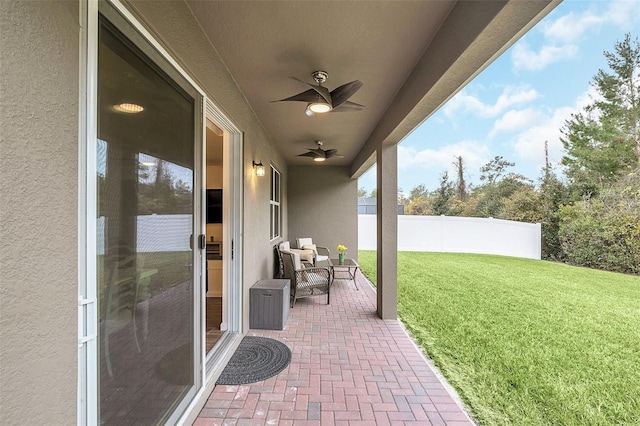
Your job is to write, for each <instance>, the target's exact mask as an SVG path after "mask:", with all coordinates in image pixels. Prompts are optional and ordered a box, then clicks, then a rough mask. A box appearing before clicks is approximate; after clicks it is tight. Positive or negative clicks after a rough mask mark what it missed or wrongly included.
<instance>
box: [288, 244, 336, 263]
mask: <svg viewBox="0 0 640 426" xmlns="http://www.w3.org/2000/svg"><path fill="white" fill-rule="evenodd" d="M296 244H297V245H298V248H300V249H307V250H313V266H321V265H323V264H324V263H321V262H326V261H328V260H329V258H330V257H331V252H330V251H329V249H328V248H326V247H321V246H318V245H315V244H314V243H313V239H312V238H296Z"/></svg>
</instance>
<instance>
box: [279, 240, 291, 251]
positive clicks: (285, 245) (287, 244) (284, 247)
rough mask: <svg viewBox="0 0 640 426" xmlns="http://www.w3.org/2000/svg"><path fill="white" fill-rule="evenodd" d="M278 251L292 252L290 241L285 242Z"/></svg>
mask: <svg viewBox="0 0 640 426" xmlns="http://www.w3.org/2000/svg"><path fill="white" fill-rule="evenodd" d="M278 249H280V251H291V245H290V244H289V241H283V242H281V243H280V245H279V246H278Z"/></svg>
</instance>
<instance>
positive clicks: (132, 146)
mask: <svg viewBox="0 0 640 426" xmlns="http://www.w3.org/2000/svg"><path fill="white" fill-rule="evenodd" d="M98 49H99V50H98V139H99V141H98V158H97V170H98V173H97V181H98V182H97V184H98V194H97V202H98V206H97V207H98V218H97V241H98V248H97V251H98V254H97V270H98V272H97V283H98V295H99V305H100V314H99V315H100V316H99V321H100V342H99V345H100V350H99V360H98V362H99V401H100V403H99V404H100V407H99V415H100V423H101V424H113V425H120V424H157V423H162V422H163V421H165V420H166V419H167V418H168V417H169V416H170V415H171V414H172V412H173V411H174V410H175V407H176V406H177V405H178V404H179V403H180V402H181V401H182V400H183V399H184V397H185V395H186V394H187V393H188V392H190V391H192V390H193V389H194V385H195V384H196V372H197V371H199V370H198V367H197V366H196V365H194V364H195V360H196V359H197V357H196V353H197V352H196V348H197V346H196V342H195V340H194V336H195V333H194V324H195V321H194V316H195V312H194V307H195V306H196V303H195V300H194V297H195V291H194V282H193V276H194V273H193V268H194V260H195V258H194V249H193V247H192V246H193V244H191V242H190V241H191V240H190V239H191V236H192V235H193V234H194V216H193V213H194V207H193V206H194V200H193V193H194V191H193V188H194V163H195V161H194V140H195V138H196V134H197V131H196V124H195V123H196V119H195V117H196V112H197V111H196V101H195V99H194V97H193V96H191V95H190V94H189V93H188V92H186V91H185V90H183V89H182V88H181V86H180V85H179V84H177V83H176V82H175V80H173V79H172V78H170V77H169V76H168V75H167V74H166V73H165V72H163V69H161V68H160V67H159V66H158V65H156V63H154V62H153V61H152V60H151V59H149V57H148V56H146V55H145V54H144V53H143V51H142V50H140V49H139V48H138V47H137V46H136V45H134V44H133V43H132V42H131V41H129V39H128V38H127V37H125V36H124V35H123V34H122V33H120V32H119V31H118V29H116V28H115V27H114V26H112V25H111V24H110V23H109V22H108V21H107V20H106V19H104V18H103V17H102V16H101V19H100V25H99V48H98ZM195 263H196V264H197V262H195Z"/></svg>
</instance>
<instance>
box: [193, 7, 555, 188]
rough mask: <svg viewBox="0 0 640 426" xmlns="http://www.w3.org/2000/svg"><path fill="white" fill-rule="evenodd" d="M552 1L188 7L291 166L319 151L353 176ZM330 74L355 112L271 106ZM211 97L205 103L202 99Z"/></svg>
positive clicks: (281, 104)
mask: <svg viewBox="0 0 640 426" xmlns="http://www.w3.org/2000/svg"><path fill="white" fill-rule="evenodd" d="M559 3H560V0H535V1H517V0H508V1H454V0H444V1H415V2H364V1H363V2H360V1H349V2H343V1H337V2H311V1H285V2H279V1H278V2H271V1H267V2H264V1H245V2H202V1H195V0H188V1H187V4H188V5H189V7H190V8H191V10H192V12H193V14H194V16H195V17H196V19H197V20H198V21H199V23H200V25H201V26H202V28H203V29H204V31H205V33H206V35H207V37H208V38H209V39H210V41H211V43H212V45H213V47H214V48H215V50H216V51H217V52H218V54H219V55H220V56H221V58H222V60H223V61H224V62H225V64H226V66H227V68H228V70H229V72H230V74H231V75H232V76H233V79H234V80H235V82H236V84H237V86H238V87H239V89H240V90H241V91H242V93H243V94H244V96H245V97H246V99H247V101H248V103H249V105H250V106H251V108H252V109H253V111H254V113H255V115H256V116H257V118H258V119H259V121H260V122H261V123H262V125H263V126H264V129H265V130H266V132H267V133H268V134H269V135H270V137H271V139H272V140H273V142H274V143H275V144H276V146H277V148H278V150H279V151H280V153H281V154H282V155H283V156H284V158H285V160H286V161H287V163H288V164H290V165H304V164H311V161H310V159H309V158H308V157H299V156H298V155H299V154H301V153H304V152H306V151H307V150H308V149H309V148H315V146H314V141H316V140H323V141H325V146H324V148H325V149H331V148H335V149H338V151H339V153H340V154H342V155H344V158H334V159H332V160H331V162H327V163H330V164H332V165H342V166H348V167H349V168H350V171H351V175H352V176H353V177H358V176H359V175H360V174H361V173H363V172H365V171H366V170H367V169H368V168H369V166H371V165H372V164H373V162H374V161H375V155H374V154H375V151H376V149H378V147H381V146H382V145H383V144H396V143H398V142H400V141H401V140H402V139H403V138H404V137H405V136H406V135H407V134H409V133H410V132H411V131H412V130H413V129H415V127H416V126H418V125H419V124H420V123H421V122H423V121H424V120H425V119H427V118H428V117H429V116H430V115H431V114H433V113H434V112H435V111H436V110H437V109H438V108H439V107H440V106H441V105H442V104H443V103H444V102H446V101H447V100H448V99H449V98H450V97H451V96H453V95H454V94H455V93H456V92H457V91H458V90H460V89H461V88H462V87H463V86H464V85H465V84H466V83H467V82H468V81H469V80H471V79H472V78H473V77H474V76H475V75H477V74H478V73H479V72H480V71H482V70H483V69H484V68H485V67H486V66H487V65H488V64H490V63H491V62H492V61H493V60H494V59H495V58H496V57H498V56H499V55H500V54H501V53H502V52H504V51H505V50H506V49H507V48H508V47H509V46H510V45H511V44H512V43H513V42H515V40H517V39H518V38H519V37H520V36H522V35H523V34H524V33H525V32H526V31H527V30H529V29H530V28H531V27H532V26H533V25H535V23H537V22H538V21H539V20H540V19H541V18H542V17H544V16H545V15H546V14H547V13H549V12H550V11H551V10H552V9H553V8H554V7H555V6H557V5H558V4H559ZM316 70H324V71H327V72H328V73H329V78H328V80H327V82H326V83H325V86H326V87H327V88H329V90H332V89H334V88H336V87H338V86H340V85H342V84H345V83H347V82H350V81H353V80H356V79H357V80H360V81H361V82H362V83H363V86H362V88H361V89H360V90H358V91H357V92H356V93H355V94H354V95H353V96H352V98H351V99H350V100H351V101H353V102H356V103H359V104H362V105H365V106H366V108H365V109H364V110H363V111H358V112H343V113H337V112H335V113H328V114H316V115H315V116H313V117H309V116H307V115H305V107H306V105H305V104H304V103H302V102H279V103H272V101H274V100H278V99H282V98H285V97H288V96H292V95H295V94H297V93H300V92H303V91H305V90H307V89H308V86H306V85H305V84H303V83H301V82H300V81H296V80H294V79H292V78H290V77H295V78H297V79H300V80H302V81H304V82H309V83H313V80H312V77H311V73H312V72H313V71H316ZM213 96H214V98H215V94H213Z"/></svg>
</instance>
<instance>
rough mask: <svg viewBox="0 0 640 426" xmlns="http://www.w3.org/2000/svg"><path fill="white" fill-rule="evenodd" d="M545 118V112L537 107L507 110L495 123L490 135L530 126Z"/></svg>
mask: <svg viewBox="0 0 640 426" xmlns="http://www.w3.org/2000/svg"><path fill="white" fill-rule="evenodd" d="M543 118H544V113H543V112H542V111H540V110H538V109H535V108H526V109H521V110H511V111H507V112H506V113H505V114H504V115H503V116H502V117H500V118H499V119H498V120H496V122H495V123H494V124H493V129H491V133H490V134H489V136H491V137H493V136H494V135H495V134H496V133H499V132H508V131H514V130H520V129H523V128H525V127H530V126H532V125H533V124H535V123H538V122H540V121H541V120H542V119H543Z"/></svg>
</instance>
